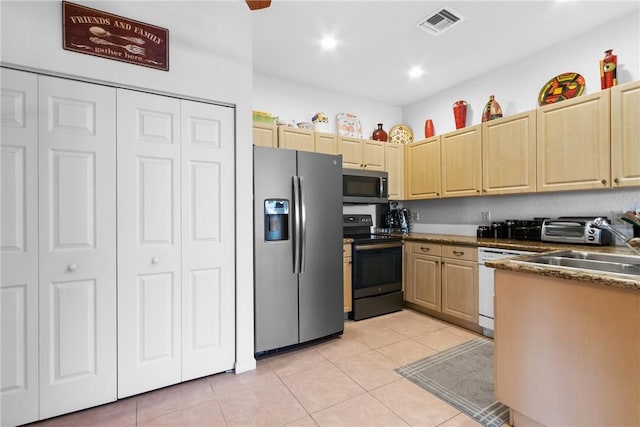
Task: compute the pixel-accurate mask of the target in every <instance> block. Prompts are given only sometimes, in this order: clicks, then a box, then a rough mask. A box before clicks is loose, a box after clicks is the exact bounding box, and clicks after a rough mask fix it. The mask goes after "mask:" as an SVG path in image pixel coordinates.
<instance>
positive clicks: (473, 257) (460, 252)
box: [442, 245, 478, 261]
mask: <svg viewBox="0 0 640 427" xmlns="http://www.w3.org/2000/svg"><path fill="white" fill-rule="evenodd" d="M442 257H443V258H454V259H463V260H466V261H477V260H478V250H477V249H476V248H470V247H467V246H448V245H442Z"/></svg>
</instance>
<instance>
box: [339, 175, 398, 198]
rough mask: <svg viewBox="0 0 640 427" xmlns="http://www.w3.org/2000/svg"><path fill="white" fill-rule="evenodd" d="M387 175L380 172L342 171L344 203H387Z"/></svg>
mask: <svg viewBox="0 0 640 427" xmlns="http://www.w3.org/2000/svg"><path fill="white" fill-rule="evenodd" d="M388 196H389V174H388V173H387V172H382V171H368V170H361V169H342V201H343V202H344V203H366V204H373V203H388V202H389V199H388Z"/></svg>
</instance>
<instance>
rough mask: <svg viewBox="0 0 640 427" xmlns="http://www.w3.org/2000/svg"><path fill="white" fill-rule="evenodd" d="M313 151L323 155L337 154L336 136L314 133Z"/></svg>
mask: <svg viewBox="0 0 640 427" xmlns="http://www.w3.org/2000/svg"><path fill="white" fill-rule="evenodd" d="M313 138H314V139H313V142H314V151H315V152H316V153H324V154H338V153H339V150H338V136H337V135H336V134H334V133H325V132H314V134H313Z"/></svg>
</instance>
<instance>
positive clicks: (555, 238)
mask: <svg viewBox="0 0 640 427" xmlns="http://www.w3.org/2000/svg"><path fill="white" fill-rule="evenodd" d="M596 218H598V217H595V216H590V217H588V216H575V217H571V216H561V217H559V218H556V219H546V220H545V221H544V223H543V224H542V241H543V242H559V243H572V244H581V245H600V246H608V245H611V244H612V243H613V241H614V239H613V235H612V234H611V232H610V231H609V230H603V229H600V228H598V227H596V226H594V225H593V221H594V220H595V219H596ZM600 218H604V219H606V220H607V221H608V218H607V217H605V216H601V217H600Z"/></svg>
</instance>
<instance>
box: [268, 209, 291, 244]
mask: <svg viewBox="0 0 640 427" xmlns="http://www.w3.org/2000/svg"><path fill="white" fill-rule="evenodd" d="M264 240H265V241H267V242H277V241H281V240H289V201H288V200H282V199H267V200H265V201H264Z"/></svg>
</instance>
